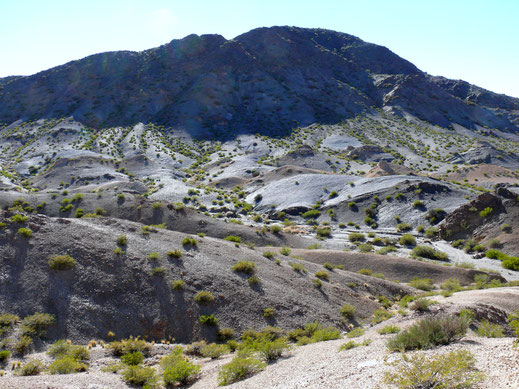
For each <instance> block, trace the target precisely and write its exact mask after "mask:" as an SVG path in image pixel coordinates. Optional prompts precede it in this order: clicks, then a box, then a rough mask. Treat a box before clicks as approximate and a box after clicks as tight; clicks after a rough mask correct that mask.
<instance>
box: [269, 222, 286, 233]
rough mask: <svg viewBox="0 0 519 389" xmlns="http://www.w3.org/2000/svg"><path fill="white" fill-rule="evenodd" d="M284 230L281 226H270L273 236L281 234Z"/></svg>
mask: <svg viewBox="0 0 519 389" xmlns="http://www.w3.org/2000/svg"><path fill="white" fill-rule="evenodd" d="M282 230H283V228H282V227H281V226H280V225H279V224H273V225H271V226H270V232H272V233H273V234H279V233H280V232H281V231H282Z"/></svg>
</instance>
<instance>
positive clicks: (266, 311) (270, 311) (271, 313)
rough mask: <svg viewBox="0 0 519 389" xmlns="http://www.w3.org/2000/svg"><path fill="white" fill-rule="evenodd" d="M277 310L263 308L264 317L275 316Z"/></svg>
mask: <svg viewBox="0 0 519 389" xmlns="http://www.w3.org/2000/svg"><path fill="white" fill-rule="evenodd" d="M275 314H276V311H275V309H274V308H265V309H264V310H263V317H274V315H275Z"/></svg>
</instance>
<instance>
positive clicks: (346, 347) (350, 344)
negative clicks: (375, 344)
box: [339, 340, 360, 351]
mask: <svg viewBox="0 0 519 389" xmlns="http://www.w3.org/2000/svg"><path fill="white" fill-rule="evenodd" d="M358 346H360V344H358V343H355V342H354V341H353V340H350V341H349V342H346V343H343V344H341V345H340V347H339V351H346V350H351V349H353V348H355V347H358Z"/></svg>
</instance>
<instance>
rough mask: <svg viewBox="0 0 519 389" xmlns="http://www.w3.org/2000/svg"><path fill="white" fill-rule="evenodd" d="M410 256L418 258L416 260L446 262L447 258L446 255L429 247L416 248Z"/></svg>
mask: <svg viewBox="0 0 519 389" xmlns="http://www.w3.org/2000/svg"><path fill="white" fill-rule="evenodd" d="M411 256H413V257H415V258H416V257H418V258H428V259H435V260H437V261H448V260H449V256H448V255H447V253H444V252H442V251H439V250H435V249H434V248H432V247H430V246H416V247H415V248H414V249H413V250H412V251H411Z"/></svg>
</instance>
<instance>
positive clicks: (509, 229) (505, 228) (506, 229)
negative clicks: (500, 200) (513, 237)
mask: <svg viewBox="0 0 519 389" xmlns="http://www.w3.org/2000/svg"><path fill="white" fill-rule="evenodd" d="M501 231H503V232H506V233H507V234H509V233H511V232H512V226H511V225H510V224H508V223H504V224H501Z"/></svg>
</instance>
